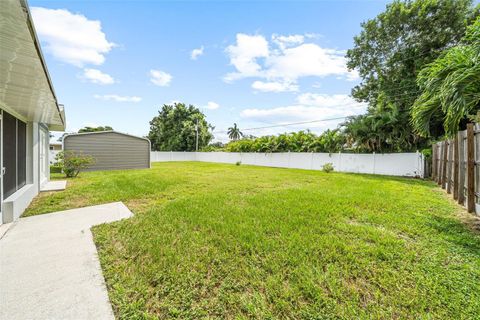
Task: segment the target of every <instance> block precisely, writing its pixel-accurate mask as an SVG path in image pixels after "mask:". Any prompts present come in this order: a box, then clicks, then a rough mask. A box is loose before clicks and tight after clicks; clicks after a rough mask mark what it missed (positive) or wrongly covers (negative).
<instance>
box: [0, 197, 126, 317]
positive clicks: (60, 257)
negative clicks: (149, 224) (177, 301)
mask: <svg viewBox="0 0 480 320" xmlns="http://www.w3.org/2000/svg"><path fill="white" fill-rule="evenodd" d="M131 216H132V213H131V212H130V210H128V208H127V207H126V206H125V205H124V204H123V203H121V202H115V203H110V204H105V205H99V206H93V207H86V208H80V209H73V210H67V211H61V212H56V213H51V214H45V215H38V216H33V217H28V218H22V219H20V220H19V221H18V222H16V223H14V224H13V225H12V226H11V227H10V228H9V230H8V231H7V232H6V234H5V235H4V236H3V238H2V239H1V240H0V319H9V320H15V319H62V320H63V319H76V320H81V319H114V316H113V312H112V308H111V305H110V302H109V300H108V295H107V290H106V286H105V282H104V279H103V275H102V271H101V269H100V263H99V261H98V257H97V250H96V247H95V245H94V243H93V239H92V233H91V231H90V227H92V226H94V225H97V224H101V223H106V222H112V221H117V220H121V219H124V218H129V217H131Z"/></svg>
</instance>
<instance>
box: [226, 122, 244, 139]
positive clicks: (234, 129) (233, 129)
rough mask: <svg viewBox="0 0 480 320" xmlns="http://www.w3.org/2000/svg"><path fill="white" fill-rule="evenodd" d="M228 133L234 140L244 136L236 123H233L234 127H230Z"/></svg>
mask: <svg viewBox="0 0 480 320" xmlns="http://www.w3.org/2000/svg"><path fill="white" fill-rule="evenodd" d="M227 133H228V137H229V138H230V139H231V140H234V141H235V140H238V139H240V138H241V137H242V136H243V133H242V132H241V131H240V129H239V128H238V126H237V124H236V123H234V124H233V127H230V128H228V131H227Z"/></svg>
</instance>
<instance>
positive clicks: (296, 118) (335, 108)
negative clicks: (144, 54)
mask: <svg viewBox="0 0 480 320" xmlns="http://www.w3.org/2000/svg"><path fill="white" fill-rule="evenodd" d="M366 108H367V105H366V104H365V103H359V102H357V101H355V100H354V99H352V98H351V97H349V96H348V95H344V94H334V95H328V94H314V93H305V94H301V95H299V96H298V97H297V104H295V105H291V106H285V107H275V108H268V109H257V108H252V109H245V110H243V111H242V112H241V113H240V116H241V117H242V118H244V119H249V120H255V121H260V122H265V123H269V124H285V123H291V122H301V121H310V120H321V119H328V118H339V117H347V116H352V115H358V114H362V113H364V112H365V110H366ZM341 121H342V120H341V119H340V120H338V121H336V122H334V123H335V124H337V123H339V122H341ZM324 125H325V123H323V122H318V123H312V124H308V126H309V127H322V126H324Z"/></svg>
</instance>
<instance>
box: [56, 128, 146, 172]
mask: <svg viewBox="0 0 480 320" xmlns="http://www.w3.org/2000/svg"><path fill="white" fill-rule="evenodd" d="M63 147H64V150H65V151H76V152H82V153H84V154H86V155H90V156H92V157H94V158H95V160H96V162H95V164H94V165H92V166H91V167H90V168H89V169H88V170H89V171H93V170H115V169H142V168H149V167H150V143H149V142H148V140H145V139H142V138H137V137H133V136H128V135H124V134H121V133H116V132H105V133H92V134H79V135H69V136H66V137H65V139H64V142H63Z"/></svg>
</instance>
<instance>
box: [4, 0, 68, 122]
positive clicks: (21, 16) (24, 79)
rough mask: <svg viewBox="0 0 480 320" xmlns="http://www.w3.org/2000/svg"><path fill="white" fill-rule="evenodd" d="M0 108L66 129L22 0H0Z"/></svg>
mask: <svg viewBox="0 0 480 320" xmlns="http://www.w3.org/2000/svg"><path fill="white" fill-rule="evenodd" d="M0 107H1V108H4V109H5V110H6V111H7V112H12V113H13V114H14V115H17V116H20V117H21V118H24V119H25V120H27V121H35V122H41V123H45V124H47V125H49V127H50V128H51V129H52V130H62V131H63V130H64V128H65V119H64V113H63V107H60V106H59V105H58V103H57V99H56V97H55V93H54V91H53V86H52V85H51V81H50V78H49V75H48V71H47V68H46V65H45V63H44V60H43V57H42V54H41V51H40V45H39V43H38V41H37V38H36V35H35V31H34V28H33V26H32V24H31V18H30V15H29V12H28V6H27V4H26V1H24V0H0Z"/></svg>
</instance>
